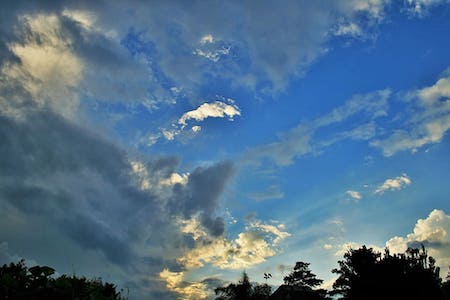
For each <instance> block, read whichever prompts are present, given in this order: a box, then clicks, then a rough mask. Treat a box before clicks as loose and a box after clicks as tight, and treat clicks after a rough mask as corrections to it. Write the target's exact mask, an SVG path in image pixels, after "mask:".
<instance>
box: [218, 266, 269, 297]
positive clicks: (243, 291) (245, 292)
mask: <svg viewBox="0 0 450 300" xmlns="http://www.w3.org/2000/svg"><path fill="white" fill-rule="evenodd" d="M271 291H272V288H271V287H270V286H269V285H267V284H255V283H250V280H249V278H248V275H247V273H245V272H244V273H243V274H242V279H241V280H239V282H238V283H237V284H235V283H230V284H229V285H227V286H224V287H218V288H216V289H215V293H216V295H218V297H217V298H216V300H264V299H268V298H269V296H270V293H271Z"/></svg>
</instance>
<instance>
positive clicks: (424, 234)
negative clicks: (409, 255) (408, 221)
mask: <svg viewBox="0 0 450 300" xmlns="http://www.w3.org/2000/svg"><path fill="white" fill-rule="evenodd" d="M449 233H450V215H447V214H446V213H445V212H444V211H443V210H439V209H434V210H433V211H431V212H430V214H429V215H428V216H427V217H426V218H424V219H419V220H417V223H416V224H415V226H414V228H413V231H412V232H411V233H408V234H407V235H406V236H405V237H401V236H395V237H393V238H391V239H389V240H388V241H387V242H386V246H387V247H389V249H390V250H391V252H394V253H400V252H404V251H405V250H406V249H407V248H408V247H413V248H418V247H419V248H420V247H421V245H424V246H425V247H426V248H427V250H428V253H429V255H431V256H433V257H434V258H435V259H436V264H437V265H438V266H439V267H440V268H441V276H442V277H445V275H446V271H447V270H448V266H449V265H450V234H449Z"/></svg>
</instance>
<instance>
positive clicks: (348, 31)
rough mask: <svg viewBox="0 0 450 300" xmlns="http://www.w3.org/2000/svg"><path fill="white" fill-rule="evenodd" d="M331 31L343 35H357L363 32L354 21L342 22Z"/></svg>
mask: <svg viewBox="0 0 450 300" xmlns="http://www.w3.org/2000/svg"><path fill="white" fill-rule="evenodd" d="M333 33H334V34H335V35H337V36H341V35H345V36H354V37H358V36H361V35H362V34H363V31H362V29H361V27H359V25H358V24H356V23H343V24H339V25H338V26H337V28H336V29H335V30H334V32H333Z"/></svg>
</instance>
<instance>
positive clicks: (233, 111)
mask: <svg viewBox="0 0 450 300" xmlns="http://www.w3.org/2000/svg"><path fill="white" fill-rule="evenodd" d="M228 101H229V102H230V104H226V103H225V102H221V101H215V102H211V103H203V104H202V105H200V106H199V107H198V108H196V109H194V110H190V111H188V112H186V113H184V114H183V115H182V116H181V117H180V118H179V119H178V121H177V123H176V124H172V128H170V129H163V130H162V134H163V136H164V137H165V138H166V139H167V140H169V141H172V140H174V139H175V137H176V136H177V135H179V134H181V133H182V132H183V130H184V128H185V127H186V126H187V123H188V121H190V120H194V121H197V122H202V121H204V120H205V119H208V118H225V117H228V120H230V121H233V118H234V117H235V116H240V115H241V111H240V109H239V107H238V106H237V105H235V104H233V103H234V101H233V100H232V99H228ZM201 129H202V127H201V126H199V125H194V126H192V127H191V134H192V133H194V134H195V133H198V132H199V131H200V130H201Z"/></svg>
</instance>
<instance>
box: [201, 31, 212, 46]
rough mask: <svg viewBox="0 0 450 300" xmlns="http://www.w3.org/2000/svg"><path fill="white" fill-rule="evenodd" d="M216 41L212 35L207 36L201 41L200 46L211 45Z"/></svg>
mask: <svg viewBox="0 0 450 300" xmlns="http://www.w3.org/2000/svg"><path fill="white" fill-rule="evenodd" d="M214 41H215V39H214V37H213V36H212V34H206V35H204V36H202V38H201V39H200V44H202V45H203V44H211V43H214Z"/></svg>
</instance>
